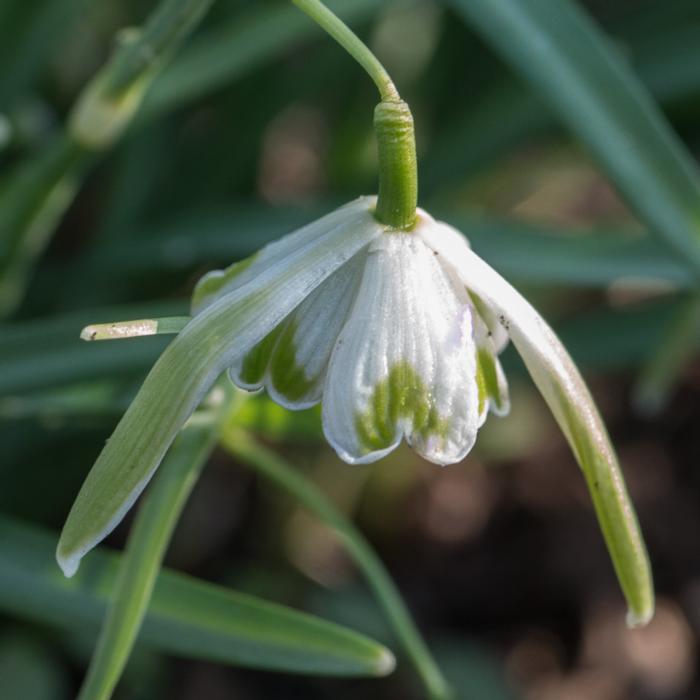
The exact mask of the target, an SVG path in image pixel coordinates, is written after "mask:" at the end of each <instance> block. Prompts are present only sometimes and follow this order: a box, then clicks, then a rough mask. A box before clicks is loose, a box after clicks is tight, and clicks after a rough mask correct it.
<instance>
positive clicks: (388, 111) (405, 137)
mask: <svg viewBox="0 0 700 700" xmlns="http://www.w3.org/2000/svg"><path fill="white" fill-rule="evenodd" d="M292 2H293V3H294V4H295V5H296V6H297V7H298V8H299V9H301V10H303V11H304V12H305V13H306V14H307V15H309V17H311V19H313V20H314V22H316V23H317V24H318V25H320V26H321V27H322V28H323V29H325V31H326V32H328V34H330V35H331V36H332V37H333V38H334V39H335V40H336V41H337V42H338V43H339V44H340V45H341V46H342V47H343V48H344V49H345V50H346V51H347V52H348V53H349V54H350V55H351V56H352V57H353V58H354V59H355V60H356V61H357V62H358V63H359V64H360V65H361V66H362V67H363V68H364V69H365V71H366V72H367V74H368V75H369V77H370V78H372V80H373V81H374V83H375V85H376V86H377V89H378V90H379V94H380V96H381V99H382V101H381V102H380V103H379V104H378V105H377V107H376V109H375V111H374V130H375V133H376V135H377V149H378V152H379V196H378V198H377V206H376V209H375V216H376V217H377V219H378V220H379V221H380V222H381V223H383V224H385V225H386V226H388V227H389V228H391V229H395V230H398V231H410V230H411V229H412V228H413V226H414V225H415V223H416V206H417V203H418V168H417V161H416V138H415V132H414V128H413V116H412V115H411V110H410V109H409V107H408V105H407V104H406V103H405V102H404V101H403V100H402V99H401V97H400V95H399V92H398V90H397V89H396V86H395V85H394V82H393V81H392V79H391V78H390V77H389V74H388V73H387V71H386V68H384V66H383V65H382V64H381V63H380V62H379V60H378V59H377V57H376V56H375V55H374V54H373V53H372V52H371V51H370V50H369V48H368V47H367V46H366V45H365V44H364V43H363V42H362V41H361V40H360V38H359V37H358V36H357V35H356V34H355V33H354V32H353V31H352V30H351V29H350V28H349V27H348V26H347V25H346V24H345V23H344V22H343V21H342V20H341V19H340V18H339V17H337V16H336V15H334V14H333V13H332V12H331V11H330V10H329V9H328V8H327V7H326V6H325V5H324V4H323V3H322V2H321V0H292Z"/></svg>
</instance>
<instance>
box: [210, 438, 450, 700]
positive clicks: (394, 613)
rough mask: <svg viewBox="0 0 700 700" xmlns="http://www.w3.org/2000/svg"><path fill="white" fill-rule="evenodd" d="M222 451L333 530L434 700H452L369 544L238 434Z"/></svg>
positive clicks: (296, 477) (315, 492)
mask: <svg viewBox="0 0 700 700" xmlns="http://www.w3.org/2000/svg"><path fill="white" fill-rule="evenodd" d="M220 443H221V445H222V447H223V448H224V449H225V450H227V451H228V452H229V453H230V454H232V455H233V456H235V457H237V458H238V459H240V460H241V461H243V462H244V463H245V464H249V465H251V466H252V467H253V468H254V469H256V470H257V471H258V472H259V473H260V474H262V475H263V476H265V477H267V478H268V479H270V480H271V481H273V482H274V483H275V484H277V486H279V487H280V488H282V489H284V490H285V491H287V492H288V493H290V494H291V495H292V496H294V497H295V498H297V499H298V500H299V501H300V502H301V503H302V504H303V505H304V506H305V507H306V508H308V510H310V511H311V512H312V513H314V514H315V515H316V516H317V517H319V518H320V519H321V520H323V521H324V522H326V523H327V524H328V525H330V526H331V527H332V528H333V529H334V531H335V532H336V534H337V535H338V537H339V538H340V540H341V541H342V543H343V544H344V546H345V547H346V549H347V551H348V553H349V554H350V556H351V557H352V559H353V560H354V561H355V563H356V564H357V566H358V567H359V568H360V569H361V571H362V572H363V573H364V575H365V577H366V579H367V582H368V583H369V585H370V587H371V588H372V590H373V591H374V594H375V596H376V597H377V599H378V600H379V602H380V604H381V605H382V607H383V608H384V612H385V613H386V615H387V618H388V619H389V621H390V623H391V625H392V626H393V628H394V632H395V633H396V636H397V637H398V639H399V641H400V642H401V644H402V646H403V649H404V651H405V653H406V655H407V656H408V657H409V659H410V660H411V662H412V663H413V665H414V667H415V669H416V671H417V672H418V674H419V675H420V677H421V679H422V681H423V683H424V685H425V687H426V690H427V692H428V696H429V698H430V699H431V700H449V699H450V698H452V697H453V695H452V691H451V689H450V687H449V685H448V683H447V681H446V680H445V678H444V676H443V675H442V672H441V671H440V669H439V668H438V666H437V664H436V663H435V660H434V659H433V657H432V655H431V653H430V650H429V649H428V647H427V645H426V643H425V642H424V641H423V639H422V637H421V635H420V632H419V631H418V629H417V628H416V626H415V624H414V622H413V620H412V618H411V615H410V613H409V612H408V610H407V608H406V606H405V604H404V602H403V600H402V599H401V595H400V593H399V591H398V590H397V588H396V585H395V584H394V582H393V581H392V580H391V578H390V576H389V574H388V573H387V571H386V569H385V568H384V565H383V564H382V562H381V560H380V559H379V558H378V557H377V555H376V554H375V553H374V551H373V550H372V548H371V547H370V545H369V543H368V542H367V540H365V538H364V537H363V536H362V535H361V534H360V533H359V532H358V531H357V529H356V528H355V527H354V526H353V524H352V523H351V522H350V521H349V520H348V519H347V518H345V516H343V515H342V514H341V513H340V512H339V511H338V510H337V508H336V507H335V506H334V505H333V504H332V503H331V502H330V501H329V500H328V498H327V497H326V496H325V495H324V494H323V493H322V492H321V491H320V490H319V489H318V488H317V487H316V486H315V485H314V484H313V483H312V482H310V481H309V480H307V479H306V478H304V477H303V476H302V475H301V474H300V473H299V471H298V470H297V469H295V468H294V467H293V466H292V465H290V464H288V463H287V462H285V461H284V460H283V459H282V458H281V457H279V456H278V455H276V454H275V453H273V452H271V451H270V450H267V449H265V448H264V447H262V446H261V445H259V444H257V443H256V442H255V441H254V440H253V439H252V438H251V437H250V436H249V435H247V434H246V433H243V432H242V431H238V430H230V429H227V430H224V431H223V432H222V435H221V436H220Z"/></svg>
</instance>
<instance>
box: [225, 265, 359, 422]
mask: <svg viewBox="0 0 700 700" xmlns="http://www.w3.org/2000/svg"><path fill="white" fill-rule="evenodd" d="M365 260H366V255H365V252H364V251H360V252H359V253H357V255H355V256H354V257H353V258H352V259H351V260H349V261H348V262H346V263H345V264H344V265H343V266H342V267H340V268H339V269H338V270H336V271H335V272H334V273H333V274H332V275H331V276H330V277H329V278H328V279H327V280H326V281H325V282H323V284H321V285H320V286H319V287H318V289H316V290H315V291H314V292H313V293H312V294H310V295H309V296H308V297H307V298H306V299H305V300H304V301H303V302H302V303H301V304H300V305H299V306H298V307H297V308H296V309H295V310H294V311H293V312H292V313H291V314H290V315H289V316H287V318H286V319H285V320H284V321H283V322H282V323H281V324H280V325H279V326H278V327H277V328H276V329H275V330H274V331H273V332H272V333H271V334H270V335H269V336H267V337H266V338H265V339H264V340H262V341H261V342H260V343H259V344H258V345H257V346H256V347H255V348H253V349H252V350H251V351H250V353H248V354H247V355H246V356H245V357H242V358H241V359H240V360H239V361H238V362H237V363H236V364H235V365H234V366H233V367H232V368H231V379H232V380H233V381H234V382H235V383H236V384H237V385H238V386H240V387H241V388H243V389H247V390H249V391H254V390H256V389H260V388H262V387H265V388H266V389H267V390H268V392H269V393H270V396H272V398H273V399H274V400H275V401H276V402H277V403H279V404H281V405H282V406H285V407H287V408H290V409H293V410H295V409H302V408H308V407H310V406H313V405H315V404H317V403H318V402H319V401H320V400H321V396H322V393H323V385H324V382H325V379H326V370H327V368H328V362H329V360H330V356H331V352H332V350H333V347H334V346H335V342H336V340H337V338H338V335H339V333H340V331H341V329H342V328H343V326H344V325H345V321H346V320H347V316H348V313H349V312H350V308H351V306H352V303H353V301H354V299H355V295H356V293H357V289H358V287H359V284H360V280H361V278H362V270H363V267H364V264H365Z"/></svg>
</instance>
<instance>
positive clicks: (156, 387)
mask: <svg viewBox="0 0 700 700" xmlns="http://www.w3.org/2000/svg"><path fill="white" fill-rule="evenodd" d="M348 206H353V207H355V208H356V209H357V216H356V217H354V218H352V219H348V218H347V216H345V215H344V214H343V215H342V216H341V217H340V218H341V220H342V222H343V223H342V225H340V226H337V227H334V225H333V221H334V219H333V218H332V217H334V216H337V212H334V214H331V215H329V216H328V217H327V218H328V220H329V223H328V233H327V234H326V235H324V236H321V237H319V238H316V239H314V240H312V241H310V242H307V243H305V244H303V245H301V246H300V247H299V248H298V249H296V250H293V251H289V253H288V255H287V256H286V257H284V258H282V259H276V258H274V256H271V257H272V262H271V263H270V265H269V266H268V267H266V268H264V269H261V270H259V274H258V275H257V276H256V277H255V278H254V279H252V280H250V281H249V282H248V283H246V284H244V285H243V286H241V287H237V288H235V289H233V290H232V291H230V292H229V293H225V294H223V296H221V297H220V298H219V299H217V300H216V301H214V302H213V303H212V304H211V305H210V306H208V307H207V308H206V309H205V310H204V311H203V312H202V313H201V314H199V315H197V316H195V317H194V318H193V319H192V321H191V322H190V323H189V324H188V325H187V326H186V327H185V328H184V330H183V331H182V332H181V333H180V334H179V335H178V336H177V337H176V338H175V340H174V341H173V342H172V343H171V344H170V345H169V346H168V347H167V349H166V350H165V352H164V353H163V354H162V355H161V356H160V358H159V359H158V361H157V362H156V364H155V365H154V367H153V369H152V370H151V372H150V373H149V375H148V377H146V380H145V381H144V384H143V386H142V387H141V390H140V391H139V393H138V395H137V396H136V398H135V399H134V401H133V403H132V404H131V406H130V407H129V409H128V410H127V412H126V413H125V414H124V417H123V418H122V420H121V421H120V423H119V425H118V426H117V428H116V429H115V431H114V433H113V435H112V437H111V438H110V439H109V441H108V442H107V444H106V445H105V448H104V449H103V450H102V453H101V454H100V456H99V457H98V459H97V462H95V465H94V467H93V468H92V471H91V472H90V473H89V474H88V477H87V479H86V480H85V483H84V484H83V486H82V488H81V490H80V493H79V494H78V497H77V499H76V501H75V503H74V505H73V508H72V509H71V512H70V514H69V516H68V520H67V522H66V524H65V527H64V529H63V533H62V535H61V540H60V542H59V544H58V550H57V555H56V556H57V559H58V561H59V563H60V565H61V567H62V568H63V570H64V572H65V573H66V575H68V576H70V575H72V574H73V573H75V571H76V569H77V567H78V565H79V563H80V559H81V558H82V556H83V555H84V554H85V553H86V552H88V551H89V550H90V549H91V548H92V547H94V546H95V544H97V543H98V542H99V541H100V540H102V539H103V538H104V537H105V536H106V535H107V534H108V533H109V532H111V530H112V529H113V528H114V527H115V526H116V525H117V524H118V523H119V521H120V520H121V519H122V517H123V516H124V514H125V513H126V512H127V510H128V509H129V508H130V507H131V505H132V504H133V503H134V501H135V500H136V498H138V496H139V494H140V493H141V491H142V490H143V489H144V487H145V486H146V484H147V483H148V481H149V479H150V478H151V476H152V475H153V472H154V471H155V470H156V468H157V467H158V464H159V463H160V461H161V460H162V459H163V456H164V455H165V452H166V450H167V449H168V447H169V446H170V444H171V442H172V441H173V439H174V438H175V435H177V433H178V431H179V430H180V428H181V427H182V426H183V425H184V423H185V421H186V420H187V418H188V417H189V416H190V415H191V414H192V412H193V411H194V409H195V408H196V406H197V404H198V403H199V401H200V400H201V399H202V397H203V396H204V394H205V393H206V392H207V391H208V390H209V388H210V387H211V386H212V384H213V383H214V381H215V380H216V378H217V377H218V376H219V375H220V374H221V373H222V371H223V370H224V369H226V368H227V367H229V366H231V365H232V364H233V362H234V361H235V359H236V358H237V357H238V356H239V355H241V354H243V353H245V352H246V351H247V350H248V349H249V348H250V347H252V346H253V345H254V344H255V343H257V342H258V341H259V340H261V339H262V338H263V337H264V336H265V335H267V333H269V332H270V331H271V330H272V328H274V326H276V325H277V324H278V323H279V322H280V321H281V320H282V319H283V318H284V317H285V316H286V315H287V314H288V313H289V312H290V311H291V310H292V309H293V308H294V307H295V306H296V305H297V304H299V302H300V301H301V300H302V299H303V298H304V297H306V296H307V295H308V294H309V292H311V291H312V290H313V289H315V288H316V287H317V286H318V285H319V284H320V283H321V282H322V281H323V280H324V279H326V277H328V276H329V275H330V274H331V273H332V272H333V271H334V270H335V269H337V268H338V267H339V266H340V265H342V264H343V262H345V261H347V260H348V259H349V258H350V257H352V256H353V255H354V254H355V253H356V252H357V251H358V250H359V249H360V248H362V247H363V246H364V245H366V244H367V243H368V242H369V241H370V240H371V239H372V238H373V237H374V236H376V235H377V234H378V233H379V231H380V230H381V229H380V226H379V224H378V223H377V222H376V221H375V220H374V217H373V216H372V214H371V212H370V211H369V207H368V205H367V202H366V201H365V200H358V201H357V202H355V203H353V204H352V205H348ZM275 245H279V244H272V245H271V246H269V247H268V248H267V249H265V250H266V251H269V250H270V249H272V248H273V247H274V246H275ZM261 255H262V254H261Z"/></svg>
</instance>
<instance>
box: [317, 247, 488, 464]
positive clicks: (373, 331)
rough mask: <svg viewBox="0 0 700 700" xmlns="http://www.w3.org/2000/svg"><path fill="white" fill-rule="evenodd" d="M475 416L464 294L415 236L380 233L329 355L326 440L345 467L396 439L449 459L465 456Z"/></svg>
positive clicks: (467, 307)
mask: <svg viewBox="0 0 700 700" xmlns="http://www.w3.org/2000/svg"><path fill="white" fill-rule="evenodd" d="M478 421H479V416H478V389H477V385H476V360H475V352H474V343H473V339H472V333H471V307H470V304H469V299H468V297H467V296H466V293H465V291H464V290H463V289H461V288H460V287H459V286H456V285H455V284H454V282H453V281H452V280H451V279H450V277H449V276H448V275H447V274H446V273H445V271H444V270H443V269H442V267H441V266H440V264H439V263H438V262H437V261H436V260H435V256H434V254H433V252H432V251H431V250H430V249H429V248H428V247H427V246H426V245H425V244H424V243H423V242H422V241H421V240H420V239H419V238H418V237H417V236H415V235H412V234H404V233H386V234H384V235H382V236H380V237H379V238H377V239H376V240H375V241H374V242H373V243H372V244H371V246H370V248H369V253H368V257H367V264H366V266H365V270H364V274H363V278H362V284H361V286H360V289H359V291H358V294H357V297H356V299H355V303H354V306H353V309H352V311H351V314H350V317H349V319H348V322H347V324H346V325H345V327H344V328H343V331H342V332H341V334H340V336H339V338H338V342H337V345H336V347H335V349H334V351H333V355H332V357H331V362H330V366H329V369H328V376H327V378H326V386H325V390H324V397H323V426H324V431H325V434H326V438H327V439H328V441H329V442H330V443H331V444H332V445H333V447H334V448H335V449H336V451H337V452H338V454H339V455H340V457H341V458H342V459H344V460H345V461H347V462H350V463H366V462H372V461H375V460H377V459H379V458H380V457H382V456H384V455H385V454H387V453H388V452H390V451H391V450H392V449H394V447H396V445H397V444H398V443H399V442H400V440H401V438H402V437H403V436H405V437H406V439H407V441H408V442H409V443H410V444H411V445H412V446H413V447H414V449H416V451H417V452H418V453H419V454H421V455H422V456H423V457H424V458H425V459H428V460H430V461H432V462H435V463H437V464H449V463H452V462H457V461H459V460H461V459H462V458H463V457H464V456H465V455H466V454H467V453H468V452H469V450H470V449H471V447H472V445H473V444H474V441H475V439H476V433H477V430H478Z"/></svg>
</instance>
